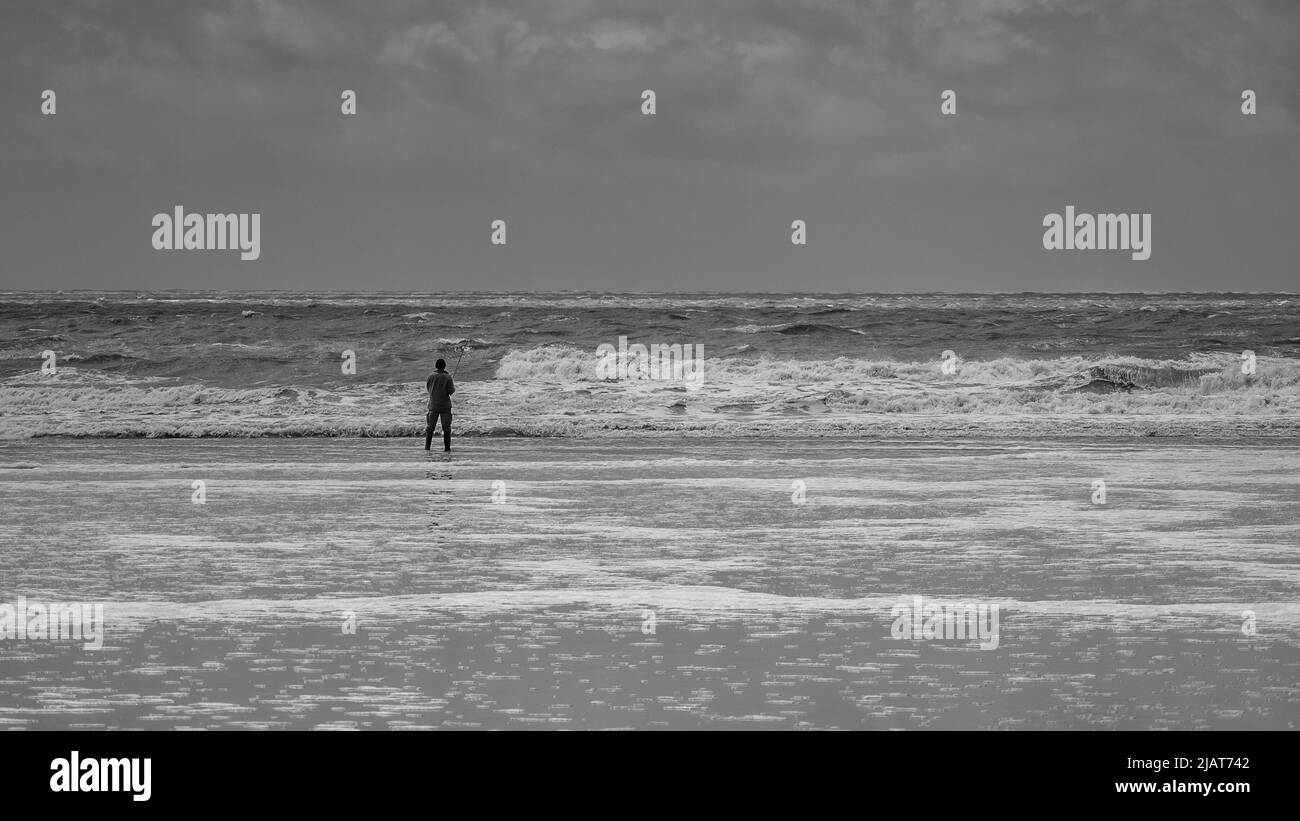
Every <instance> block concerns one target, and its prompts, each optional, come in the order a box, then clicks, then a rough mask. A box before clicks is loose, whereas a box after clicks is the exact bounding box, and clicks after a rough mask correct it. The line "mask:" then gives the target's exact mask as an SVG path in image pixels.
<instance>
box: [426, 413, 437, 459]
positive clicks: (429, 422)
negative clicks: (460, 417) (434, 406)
mask: <svg viewBox="0 0 1300 821" xmlns="http://www.w3.org/2000/svg"><path fill="white" fill-rule="evenodd" d="M424 421H425V424H426V427H425V429H424V449H425V450H428V449H429V447H430V446H431V445H432V444H433V426H434V423H436V422H437V421H438V415H437V414H436V413H431V414H429V415H428V416H426V417H425V418H424Z"/></svg>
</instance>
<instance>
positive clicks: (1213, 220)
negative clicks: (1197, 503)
mask: <svg viewBox="0 0 1300 821" xmlns="http://www.w3.org/2000/svg"><path fill="white" fill-rule="evenodd" d="M46 88H49V89H53V90H55V91H56V92H57V94H58V111H57V114H55V115H54V116H43V115H42V114H41V111H40V105H41V92H42V90H43V89H46ZM647 88H648V89H654V90H655V92H656V93H657V95H658V112H657V114H655V116H653V117H647V116H643V115H642V114H641V112H640V108H641V92H642V90H643V89H647ZM948 88H951V89H953V90H954V91H956V93H957V114H956V116H943V115H941V113H940V94H941V92H942V91H943V90H944V89H948ZM1246 88H1250V89H1253V90H1255V91H1256V93H1257V94H1258V114H1256V115H1255V116H1254V117H1246V116H1243V115H1242V114H1241V110H1240V107H1241V99H1240V95H1241V92H1242V90H1243V89H1246ZM343 89H355V90H356V92H357V95H358V114H357V116H355V117H345V116H343V115H342V114H341V112H340V110H339V106H340V98H339V95H340V92H341V91H342V90H343ZM0 106H2V108H0V187H2V189H3V194H0V288H42V287H44V288H104V289H110V288H126V289H137V288H140V289H143V288H240V289H242V288H283V289H316V288H319V289H361V290H365V289H399V290H407V289H416V290H432V291H439V290H445V289H451V290H465V289H529V290H532V289H536V290H555V289H570V288H572V289H597V290H616V291H626V290H675V289H690V290H780V291H791V290H825V291H846V290H847V291H898V290H904V291H918V290H948V291H999V290H1012V291H1019V290H1030V291H1080V290H1111V291H1115V290H1136V291H1159V290H1300V287H1297V283H1298V281H1300V276H1297V261H1298V260H1300V224H1297V220H1298V218H1300V208H1298V207H1297V205H1300V202H1298V199H1300V194H1298V193H1297V185H1298V184H1300V139H1297V137H1298V136H1300V133H1298V132H1300V128H1298V119H1300V2H1294V0H1276V1H1275V2H1262V1H1261V2H1222V1H1221V0H1212V1H1210V0H1207V2H1198V3H1191V2H1127V3H1124V2H1114V1H1113V0H1104V1H1103V0H1097V2H1088V0H1069V2H1065V1H1064V0H1062V1H1061V2H1055V1H1053V0H1037V1H1035V0H979V1H976V0H966V2H937V0H936V1H933V2H930V1H927V0H918V2H913V3H895V2H858V3H850V2H838V1H837V0H805V1H804V2H782V1H781V0H766V1H765V2H733V1H731V0H621V2H617V3H615V2H590V1H588V0H565V1H564V2H545V1H543V0H538V1H537V2H519V1H518V0H516V2H511V3H505V2H494V0H472V1H469V0H467V2H442V3H425V2H418V3H417V2H364V3H362V2H311V3H307V2H303V3H295V2H286V1H285V0H258V1H257V2H253V1H252V0H250V1H249V2H206V3H186V4H181V3H177V2H171V1H170V0H157V2H139V1H138V0H133V1H132V2H113V1H111V0H97V1H96V2H89V1H88V0H87V1H83V2H59V3H50V2H15V0H6V2H5V3H4V4H3V7H0ZM177 204H180V205H183V206H185V208H186V209H188V210H190V211H200V212H215V211H221V212H258V213H260V214H261V215H262V238H261V244H262V256H261V259H260V260H258V261H255V262H241V261H240V259H239V255H238V253H234V252H199V251H191V252H167V251H155V250H153V248H152V246H151V243H150V239H151V237H152V234H153V229H152V227H151V225H150V221H151V219H152V217H153V215H154V214H155V213H158V212H164V211H165V212H170V211H171V209H172V207H173V206H174V205H177ZM1066 205H1074V206H1076V208H1077V209H1079V210H1080V211H1087V212H1110V211H1126V212H1147V213H1150V214H1151V215H1152V254H1151V259H1150V260H1149V261H1146V262H1139V261H1134V260H1132V259H1130V255H1129V254H1128V253H1124V252H1118V251H1117V252H1104V251H1093V252H1081V251H1072V252H1071V251H1055V252H1052V251H1046V250H1043V247H1042V235H1043V230H1044V229H1043V227H1042V220H1043V216H1044V214H1046V213H1048V212H1052V211H1057V212H1059V211H1062V210H1063V209H1064V207H1065V206H1066ZM494 219H503V220H505V221H506V222H507V225H508V235H507V236H508V244H507V245H506V246H504V247H496V246H493V245H491V244H490V242H489V235H490V230H489V225H490V223H491V222H492V220H494ZM794 219H804V220H806V221H807V223H808V245H807V246H806V247H795V246H793V245H791V243H790V223H791V221H792V220H794Z"/></svg>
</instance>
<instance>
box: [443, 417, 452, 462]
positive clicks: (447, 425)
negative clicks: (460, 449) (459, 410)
mask: <svg viewBox="0 0 1300 821" xmlns="http://www.w3.org/2000/svg"><path fill="white" fill-rule="evenodd" d="M442 450H443V452H444V453H451V411H444V412H443V414H442Z"/></svg>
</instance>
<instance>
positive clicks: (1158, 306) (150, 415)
mask: <svg viewBox="0 0 1300 821" xmlns="http://www.w3.org/2000/svg"><path fill="white" fill-rule="evenodd" d="M620 337H625V338H626V342H627V343H628V344H638V343H639V344H645V345H652V344H660V345H678V344H680V345H684V346H685V345H698V346H702V348H703V368H702V380H701V383H700V385H699V386H698V389H692V388H695V386H693V385H684V384H683V382H682V381H681V380H673V379H663V380H639V381H638V380H627V379H623V380H618V381H615V380H611V379H609V378H606V375H604V374H602V373H600V372H599V362H600V360H599V358H598V357H597V356H596V350H597V348H598V347H599V346H600V345H602V344H608V345H615V346H616V345H618V344H619V339H620ZM465 348H469V349H470V350H468V351H465V350H464V349H465ZM45 351H52V352H53V353H54V355H55V360H54V367H55V372H54V373H53V374H50V373H42V370H41V366H42V364H43V363H44V361H45V360H44V359H42V354H43V353H44V352H45ZM349 351H350V352H352V354H354V357H355V373H353V374H345V373H343V367H342V365H343V356H344V353H345V352H349ZM1247 351H1249V352H1251V353H1252V354H1253V355H1254V357H1255V360H1254V364H1255V373H1254V374H1244V373H1243V372H1242V366H1243V364H1244V362H1243V359H1242V357H1243V353H1244V352H1247ZM945 352H951V354H950V355H949V356H947V357H945ZM439 356H441V357H443V358H445V359H446V360H447V361H448V363H449V366H450V367H453V369H454V370H455V371H456V377H457V380H458V383H459V385H460V392H459V393H458V394H457V397H456V400H457V401H456V410H457V419H456V423H455V425H456V429H457V431H458V432H459V433H462V434H466V435H483V434H487V435H526V436H592V435H610V434H612V435H618V436H625V435H627V434H629V433H630V432H638V433H652V432H669V433H674V434H691V435H715V436H716V435H721V436H737V435H742V436H745V435H778V436H779V435H786V434H787V433H788V432H789V431H790V430H791V429H792V428H796V427H797V429H798V430H799V431H800V432H801V433H806V434H818V435H820V434H824V435H878V434H880V433H891V434H900V435H901V434H904V433H915V434H918V435H944V434H957V433H976V432H984V433H1003V434H1012V433H1021V432H1033V433H1041V434H1056V435H1069V434H1073V433H1087V432H1089V431H1102V432H1108V433H1110V432H1115V431H1116V430H1117V429H1118V430H1120V431H1125V432H1130V433H1138V434H1148V433H1150V434H1155V435H1161V434H1182V433H1200V434H1231V433H1238V432H1242V431H1247V430H1248V431H1251V432H1252V433H1256V434H1261V435H1267V434H1283V435H1292V434H1293V433H1294V432H1295V420H1296V419H1297V411H1300V299H1297V298H1296V297H1294V296H1292V295H1286V294H1246V295H1243V294H1163V295H1141V294H1119V295H1107V294H1071V295H1051V294H1049V295H1043V294H1006V295H947V294H942V295H940V294H921V295H914V296H909V295H903V296H890V295H835V294H808V295H778V294H646V295H609V294H596V293H564V294H542V295H533V294H522V293H521V294H454V295H450V296H447V297H440V296H437V295H432V294H382V295H365V294H343V293H330V294H302V293H261V294H237V293H186V294H180V293H150V294H123V293H93V292H76V293H60V294H56V295H50V294H46V293H22V292H7V293H0V437H2V438H26V437H32V436H45V435H60V436H96V437H130V436H144V437H167V436H183V437H199V436H410V435H414V434H415V433H417V432H418V431H419V429H420V428H421V427H422V425H423V421H424V420H423V415H422V399H421V396H422V392H423V389H424V379H425V377H426V376H427V375H428V373H429V372H430V371H431V370H432V367H433V360H434V359H436V358H438V357H439ZM946 359H949V360H951V361H952V363H953V364H952V366H950V367H951V368H952V369H954V370H955V372H954V373H945V372H944V368H945V360H946Z"/></svg>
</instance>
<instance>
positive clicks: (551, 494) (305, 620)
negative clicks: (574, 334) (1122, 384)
mask: <svg viewBox="0 0 1300 821" xmlns="http://www.w3.org/2000/svg"><path fill="white" fill-rule="evenodd" d="M1298 457H1300V448H1297V447H1289V446H1285V445H1279V443H1278V442H1277V441H1275V440H1274V441H1259V442H1251V441H1246V440H1241V441H1237V440H1219V441H1202V440H1180V441H1136V440H1132V439H1128V440H1123V441H1099V440H1096V439H1087V440H1074V441H1064V440H1062V441H1041V440H1040V441H1031V442H1025V441H1023V440H1022V441H1018V442H1001V441H992V440H970V441H958V442H944V443H941V444H940V443H935V442H909V441H894V442H888V441H885V442H882V441H875V442H857V441H847V440H843V439H840V440H827V439H809V440H783V441H779V442H778V441H775V440H766V439H731V440H698V439H697V440H679V439H670V438H655V437H646V438H643V439H638V440H635V441H626V440H625V441H609V440H603V441H583V440H554V439H466V440H460V441H459V442H458V450H457V451H456V452H455V453H454V454H453V455H452V456H451V457H450V458H445V457H443V455H442V454H440V453H435V454H432V455H430V454H426V453H425V452H424V451H423V450H422V449H421V448H420V446H419V444H417V443H416V442H415V441H414V440H397V439H382V440H375V439H294V440H275V439H261V440H258V439H254V440H163V441H155V440H130V441H114V440H97V441H71V440H37V441H27V442H10V443H4V444H3V445H0V506H2V507H3V510H4V511H5V514H4V516H3V521H2V522H0V545H3V547H0V550H2V551H3V552H2V553H0V604H3V603H6V602H13V601H15V599H16V598H17V597H19V596H25V597H27V598H28V599H31V600H46V601H58V602H63V601H82V602H100V603H103V606H104V615H105V620H106V627H105V638H104V647H103V648H102V649H99V650H89V649H85V648H83V647H82V645H81V643H80V642H77V641H42V640H18V639H12V638H11V639H3V638H0V727H2V726H14V727H41V728H56V727H83V726H84V727H114V728H117V727H145V728H165V727H194V728H197V727H228V728H239V727H277V728H280V727H283V728H311V727H320V728H335V727H338V728H392V729H397V728H424V727H443V728H455V727H493V728H528V727H552V728H554V727H569V728H612V727H644V728H654V727H673V728H695V727H781V728H975V727H999V728H1023V727H1028V728H1078V727H1098V728H1132V729H1139V728H1164V727H1168V728H1183V729H1196V728H1251V729H1295V728H1296V725H1297V723H1298V721H1300V690H1298V689H1297V686H1296V681H1297V672H1300V595H1297V589H1298V588H1297V580H1298V578H1300V556H1298V555H1297V550H1296V546H1297V545H1298V544H1300V538H1298V537H1300V475H1298V474H1297V471H1296V468H1297V466H1300V458H1298ZM1097 479H1101V480H1104V481H1105V483H1106V500H1105V504H1094V503H1093V501H1092V499H1091V497H1092V495H1093V482H1094V480H1097ZM195 480H202V481H204V482H205V483H206V488H205V493H206V503H205V504H202V505H196V504H194V503H193V502H192V495H193V494H194V490H193V489H192V484H191V483H192V482H193V481H195ZM797 480H798V481H801V482H802V483H803V488H804V490H803V498H804V502H803V503H802V504H797V503H796V502H795V501H794V499H793V498H792V497H793V496H796V495H797V493H796V490H797V487H796V485H795V483H796V481H797ZM913 596H923V597H925V600H926V601H927V602H928V603H929V602H938V603H944V602H948V603H958V602H962V603H981V604H989V605H992V604H997V605H998V606H999V613H1000V622H999V633H998V642H997V646H996V647H994V648H988V649H982V648H981V647H980V642H979V641H978V640H966V639H931V640H912V639H911V638H904V639H895V638H893V637H892V636H891V625H892V624H893V622H894V619H893V615H892V612H891V611H892V608H893V607H894V606H895V605H898V604H905V603H907V602H909V601H910V600H911V597H913ZM345 611H348V612H351V613H353V614H355V619H356V631H355V634H349V633H346V632H345V631H344V629H343V625H344V621H345V618H346V617H345ZM1244 611H1252V612H1253V613H1254V614H1255V621H1254V628H1255V630H1254V634H1253V635H1247V634H1246V633H1245V632H1244V631H1243V624H1244V623H1245V621H1246V620H1245V618H1244V617H1243V612H1244ZM651 617H653V628H652V627H651V624H650V622H651ZM651 630H653V632H651Z"/></svg>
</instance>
